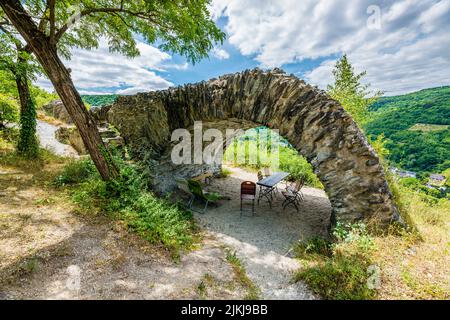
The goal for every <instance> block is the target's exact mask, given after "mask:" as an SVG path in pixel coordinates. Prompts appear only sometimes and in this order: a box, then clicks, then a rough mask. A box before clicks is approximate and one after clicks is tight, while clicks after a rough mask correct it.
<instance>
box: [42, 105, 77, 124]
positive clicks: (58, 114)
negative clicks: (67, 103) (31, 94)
mask: <svg viewBox="0 0 450 320" xmlns="http://www.w3.org/2000/svg"><path fill="white" fill-rule="evenodd" d="M42 109H43V110H44V112H45V113H46V114H47V115H49V116H51V117H53V118H55V119H58V120H61V121H63V122H65V123H68V124H72V123H73V121H72V118H71V117H70V115H69V113H68V112H67V110H66V108H65V107H64V104H63V103H62V102H61V100H54V101H51V102H50V103H47V104H46V105H44V106H42Z"/></svg>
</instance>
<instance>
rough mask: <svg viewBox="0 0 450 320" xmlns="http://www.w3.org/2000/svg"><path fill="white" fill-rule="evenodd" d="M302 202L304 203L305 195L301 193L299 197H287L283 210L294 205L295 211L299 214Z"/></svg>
mask: <svg viewBox="0 0 450 320" xmlns="http://www.w3.org/2000/svg"><path fill="white" fill-rule="evenodd" d="M300 201H303V195H301V194H300V193H299V195H298V196H293V197H286V199H285V200H284V201H283V204H282V206H283V209H286V207H287V206H288V205H290V204H292V205H294V207H295V209H296V210H297V212H298V211H299V208H298V206H299V205H300Z"/></svg>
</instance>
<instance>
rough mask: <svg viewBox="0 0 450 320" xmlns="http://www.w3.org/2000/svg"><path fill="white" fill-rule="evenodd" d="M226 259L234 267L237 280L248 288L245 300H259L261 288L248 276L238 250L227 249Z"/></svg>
mask: <svg viewBox="0 0 450 320" xmlns="http://www.w3.org/2000/svg"><path fill="white" fill-rule="evenodd" d="M226 252H227V255H226V260H227V261H228V263H229V264H231V266H232V267H233V270H234V273H235V274H236V279H237V281H238V282H239V283H240V284H241V285H242V286H243V287H244V288H246V290H247V294H246V295H245V297H244V299H245V300H258V299H259V298H260V295H261V292H260V289H259V288H258V287H257V286H256V285H255V284H254V283H253V281H252V280H251V279H250V278H249V277H248V276H247V272H246V271H245V268H244V266H243V265H242V262H241V260H240V259H239V258H238V257H237V255H236V251H231V250H230V249H227V251H226Z"/></svg>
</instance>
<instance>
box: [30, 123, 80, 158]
mask: <svg viewBox="0 0 450 320" xmlns="http://www.w3.org/2000/svg"><path fill="white" fill-rule="evenodd" d="M58 128H59V127H58V126H55V125H53V124H50V123H48V122H44V121H42V120H37V126H36V134H37V136H38V137H39V142H40V144H41V146H42V147H43V148H45V149H47V150H50V151H52V152H53V153H55V154H57V155H58V156H65V157H78V153H77V152H76V151H75V149H74V148H72V147H71V146H70V145H67V144H63V143H61V142H59V141H58V140H56V138H55V131H56V130H58Z"/></svg>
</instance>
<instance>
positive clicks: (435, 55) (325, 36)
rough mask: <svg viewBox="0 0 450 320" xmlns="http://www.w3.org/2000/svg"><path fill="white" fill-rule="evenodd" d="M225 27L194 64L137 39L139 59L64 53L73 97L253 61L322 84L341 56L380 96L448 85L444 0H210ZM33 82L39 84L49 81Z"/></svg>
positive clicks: (149, 86) (198, 76)
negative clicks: (221, 39) (75, 91)
mask: <svg viewBox="0 0 450 320" xmlns="http://www.w3.org/2000/svg"><path fill="white" fill-rule="evenodd" d="M210 12H211V16H212V18H213V19H214V20H215V21H216V23H217V25H218V26H219V27H220V28H221V29H222V30H223V31H224V32H225V33H226V35H227V39H226V41H225V42H224V44H223V45H222V46H216V47H215V48H214V50H212V51H211V53H210V57H209V58H208V59H205V60H202V61H201V62H199V63H197V64H196V65H191V64H188V63H187V62H186V59H185V58H184V57H180V56H178V55H172V54H171V53H168V52H163V51H161V50H159V49H158V48H157V46H156V45H153V46H152V45H149V44H146V43H143V42H140V41H139V39H137V40H138V47H139V49H140V51H141V56H140V57H138V58H135V59H132V60H131V59H127V58H124V57H122V56H120V55H118V54H114V53H110V52H109V51H108V47H107V42H106V41H105V40H104V39H103V40H101V41H100V46H99V49H98V50H94V51H85V50H80V49H74V50H73V56H72V60H71V61H67V62H66V63H67V65H68V66H69V67H70V68H71V69H72V70H73V71H72V78H73V80H74V82H75V84H76V86H77V88H78V89H79V90H80V92H81V93H85V94H86V93H89V94H97V93H119V94H133V93H136V92H145V91H151V90H159V89H165V88H167V87H170V86H174V85H181V84H185V83H193V82H198V81H202V80H208V79H210V78H213V77H218V76H220V75H222V74H226V73H233V72H238V71H243V70H245V69H251V68H255V67H260V68H263V69H268V68H274V67H281V68H282V69H284V70H285V71H286V72H287V73H292V74H294V75H296V76H297V77H299V78H302V79H304V80H305V81H307V82H308V83H311V84H313V85H317V86H319V87H321V88H325V87H326V85H327V84H329V83H330V82H331V81H332V74H331V71H332V68H333V65H334V64H335V62H336V59H338V58H339V57H340V56H341V55H342V54H343V53H344V52H345V53H347V55H348V56H349V59H350V61H351V62H352V64H353V65H354V66H355V68H356V71H362V70H366V71H367V77H366V78H365V81H366V82H367V83H371V85H372V88H373V89H374V90H382V91H384V92H385V93H386V95H393V94H402V93H407V92H411V91H415V90H420V89H423V88H428V87H435V86H442V85H449V84H450V81H449V79H450V37H449V36H448V34H449V33H450V0H397V1H390V0H379V1H377V0H358V1H346V0H320V1H317V0H303V1H301V2H300V1H297V0H277V1H274V0H213V1H212V3H211V6H210ZM38 84H39V85H41V86H43V87H44V88H46V89H48V90H52V87H51V85H50V83H49V82H48V80H45V79H43V78H40V79H39V80H38Z"/></svg>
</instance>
